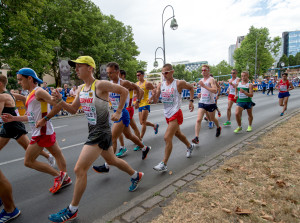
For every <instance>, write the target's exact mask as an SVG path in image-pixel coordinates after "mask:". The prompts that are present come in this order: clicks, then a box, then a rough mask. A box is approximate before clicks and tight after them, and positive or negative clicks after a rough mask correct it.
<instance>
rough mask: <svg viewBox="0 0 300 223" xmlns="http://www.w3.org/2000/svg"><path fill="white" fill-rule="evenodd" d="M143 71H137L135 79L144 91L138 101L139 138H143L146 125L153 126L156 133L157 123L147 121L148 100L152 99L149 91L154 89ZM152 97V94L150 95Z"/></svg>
mask: <svg viewBox="0 0 300 223" xmlns="http://www.w3.org/2000/svg"><path fill="white" fill-rule="evenodd" d="M144 75H145V73H144V71H142V70H139V71H137V74H136V76H137V79H138V80H139V81H138V82H137V83H136V84H137V85H138V86H139V87H140V88H141V89H142V90H143V91H144V97H143V98H142V100H141V101H140V105H139V120H140V124H141V125H142V129H141V138H142V139H143V137H144V135H145V132H146V127H147V126H152V127H153V128H154V133H155V134H157V133H158V127H159V125H158V124H153V123H151V122H148V121H147V118H148V114H149V112H150V102H151V101H152V98H149V91H151V90H153V89H154V86H153V85H152V84H151V83H150V82H147V81H146V80H145V79H144ZM152 97H153V95H152ZM134 150H139V148H137V147H136V148H135V149H134Z"/></svg>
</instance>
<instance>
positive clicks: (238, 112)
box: [235, 105, 243, 127]
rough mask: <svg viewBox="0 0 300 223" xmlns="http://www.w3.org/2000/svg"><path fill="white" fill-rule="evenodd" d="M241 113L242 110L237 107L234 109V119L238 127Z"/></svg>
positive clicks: (240, 121) (240, 123) (240, 124)
mask: <svg viewBox="0 0 300 223" xmlns="http://www.w3.org/2000/svg"><path fill="white" fill-rule="evenodd" d="M242 112H243V108H242V107H240V106H238V105H237V106H236V108H235V119H236V122H237V124H238V126H239V127H241V126H242V120H241V117H242Z"/></svg>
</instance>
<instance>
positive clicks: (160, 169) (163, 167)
mask: <svg viewBox="0 0 300 223" xmlns="http://www.w3.org/2000/svg"><path fill="white" fill-rule="evenodd" d="M153 169H154V170H156V171H158V172H165V171H167V170H168V168H167V165H165V164H164V163H163V162H160V163H159V164H157V165H156V166H155V167H153Z"/></svg>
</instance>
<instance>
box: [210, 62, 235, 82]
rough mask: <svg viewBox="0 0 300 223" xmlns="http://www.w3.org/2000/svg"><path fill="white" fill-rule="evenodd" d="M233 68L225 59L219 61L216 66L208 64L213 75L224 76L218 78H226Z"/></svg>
mask: <svg viewBox="0 0 300 223" xmlns="http://www.w3.org/2000/svg"><path fill="white" fill-rule="evenodd" d="M232 69H233V67H232V66H230V65H229V64H228V63H227V62H226V61H225V60H222V61H221V62H220V63H218V64H217V65H216V66H210V73H211V74H213V76H214V77H215V76H224V77H219V80H220V79H221V80H223V79H227V78H228V76H225V75H228V74H230V72H231V70H232Z"/></svg>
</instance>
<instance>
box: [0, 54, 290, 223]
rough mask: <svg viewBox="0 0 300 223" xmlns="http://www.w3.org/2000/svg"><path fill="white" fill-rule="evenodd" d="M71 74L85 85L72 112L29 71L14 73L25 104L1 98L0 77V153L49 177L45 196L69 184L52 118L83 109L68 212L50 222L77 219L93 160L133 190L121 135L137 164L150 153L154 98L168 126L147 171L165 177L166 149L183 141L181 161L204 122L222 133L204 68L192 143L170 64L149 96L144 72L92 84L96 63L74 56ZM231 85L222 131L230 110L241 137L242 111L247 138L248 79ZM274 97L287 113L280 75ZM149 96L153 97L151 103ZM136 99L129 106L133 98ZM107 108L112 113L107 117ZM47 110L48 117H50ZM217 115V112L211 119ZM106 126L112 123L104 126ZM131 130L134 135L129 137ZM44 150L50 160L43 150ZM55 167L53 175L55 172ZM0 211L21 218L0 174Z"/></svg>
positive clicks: (215, 90)
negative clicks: (8, 152) (21, 155)
mask: <svg viewBox="0 0 300 223" xmlns="http://www.w3.org/2000/svg"><path fill="white" fill-rule="evenodd" d="M69 64H70V66H72V67H74V68H75V71H76V74H77V76H78V78H79V79H81V80H82V81H83V82H84V84H83V85H81V86H79V88H78V91H77V94H76V97H75V99H74V101H73V103H72V104H68V103H66V102H65V101H64V100H62V95H61V94H60V93H59V92H58V91H57V90H54V91H53V92H52V95H51V96H50V95H49V94H48V92H47V91H45V90H44V89H42V88H41V87H39V86H38V84H41V83H43V81H42V80H40V79H39V78H38V76H37V75H36V73H35V71H34V70H32V69H30V68H22V69H20V70H19V71H18V72H17V80H18V84H20V85H21V87H22V88H23V89H24V90H28V91H29V92H30V94H29V95H28V96H27V98H26V97H24V96H22V95H19V94H11V93H10V92H8V91H7V89H6V85H7V78H6V77H5V76H3V75H0V111H1V113H2V116H1V118H2V120H3V122H4V124H3V127H2V129H1V131H0V150H1V149H2V148H3V147H4V146H5V145H6V144H7V143H8V142H9V140H10V139H11V138H14V139H15V140H16V141H17V142H18V143H19V144H20V145H21V146H22V147H23V148H24V149H25V150H26V152H25V159H24V165H25V166H26V167H29V168H32V169H35V170H37V171H40V172H44V173H47V174H49V175H52V176H53V177H54V185H53V186H52V187H51V188H50V189H49V191H50V192H51V193H56V192H57V191H59V190H60V189H61V188H63V187H65V186H68V185H71V184H72V180H71V178H70V177H69V176H68V174H67V165H66V161H65V158H64V156H63V154H62V152H61V149H60V147H59V145H58V143H57V141H56V135H55V132H54V129H53V125H52V122H51V120H50V119H51V118H53V117H54V116H55V115H56V114H57V113H58V112H59V111H60V110H61V109H64V110H66V111H67V112H69V113H71V114H75V113H76V112H77V110H78V109H79V108H80V107H82V110H83V111H84V113H85V116H86V118H87V121H88V133H89V134H88V138H87V141H86V142H85V143H84V146H83V148H82V150H81V153H80V155H79V158H78V160H77V163H76V165H75V168H74V172H75V175H76V181H75V186H74V193H73V198H72V200H71V202H70V204H69V205H66V206H67V207H66V208H64V209H62V210H61V211H59V212H57V213H55V214H51V215H49V217H48V218H49V220H50V221H52V222H66V221H68V220H73V219H75V218H76V217H77V213H78V206H79V203H80V200H81V198H82V195H83V193H84V191H85V189H86V185H87V172H88V170H89V169H90V167H91V166H92V165H93V163H94V162H95V161H96V159H97V158H98V157H99V156H102V157H103V159H104V160H105V163H104V164H103V165H100V166H96V165H94V166H93V167H92V168H93V169H94V170H95V171H96V172H98V173H108V172H109V169H110V166H116V167H117V168H118V169H120V170H122V171H123V172H125V173H127V174H128V175H129V177H130V181H131V184H130V186H129V191H135V190H136V189H137V187H138V185H139V182H140V181H141V179H142V178H143V176H144V173H143V172H140V171H137V170H134V169H133V168H132V167H131V166H130V165H129V164H128V163H127V162H126V161H125V160H123V159H120V157H122V156H124V155H125V154H126V152H127V149H126V147H125V145H124V138H123V135H124V136H125V137H126V138H127V139H129V140H131V141H132V142H133V143H134V144H135V145H136V147H135V148H134V151H138V150H141V152H142V160H145V159H146V158H147V155H148V153H149V152H150V151H151V147H150V146H149V145H144V142H143V137H144V135H145V132H146V128H147V126H150V127H152V128H153V129H154V133H155V134H157V133H158V129H159V125H158V124H154V123H151V122H149V121H147V118H148V115H149V113H150V104H151V103H157V102H158V100H159V97H160V96H161V101H162V103H163V105H164V116H165V119H166V122H167V124H168V127H167V130H166V132H165V134H164V141H165V152H164V157H163V159H162V160H161V161H160V162H159V163H158V164H157V165H156V166H154V167H153V169H154V170H156V171H159V172H164V171H167V163H168V160H169V158H170V155H171V152H172V148H173V144H172V141H173V137H174V136H176V137H177V138H178V139H179V140H180V141H182V142H183V143H184V144H185V146H186V148H187V153H186V157H187V158H189V157H191V154H192V152H193V149H194V147H195V144H198V143H199V132H200V128H201V122H202V120H203V118H204V115H205V116H206V117H205V118H206V119H207V120H209V121H210V122H213V123H214V124H215V125H216V137H219V136H220V135H221V130H222V128H221V125H220V123H219V121H218V119H217V118H216V117H215V112H216V111H217V109H218V107H217V99H218V95H219V94H220V86H218V83H217V81H216V80H215V79H214V78H213V77H212V75H210V67H209V66H208V65H203V66H202V75H203V78H202V79H201V80H200V81H199V85H200V86H201V93H200V94H199V95H198V97H199V103H198V115H197V119H196V125H195V138H193V139H192V143H191V142H189V140H188V139H187V137H186V136H185V135H184V134H183V132H182V131H181V130H180V125H181V124H182V123H183V113H182V110H181V100H182V97H181V93H182V91H183V89H187V90H189V91H190V92H193V91H194V88H193V85H191V84H189V83H187V82H186V81H184V80H177V79H175V78H174V77H173V74H174V70H173V67H172V65H171V64H165V65H164V66H163V68H162V75H163V82H162V83H160V84H159V85H158V86H157V87H156V88H155V87H154V86H153V85H152V84H151V83H150V82H147V81H146V80H145V79H144V72H143V71H137V78H138V80H139V81H138V82H137V83H132V82H130V81H128V80H126V72H125V71H124V70H120V67H119V65H118V64H117V63H114V62H110V63H108V64H107V68H106V71H107V74H108V76H109V79H110V81H105V80H96V79H95V78H94V75H93V74H94V71H95V69H96V65H95V62H94V60H93V58H92V57H90V56H81V57H79V58H77V59H76V60H70V61H69ZM231 74H232V78H231V79H230V80H229V84H230V87H229V89H228V95H229V96H228V108H227V121H226V122H225V123H224V124H223V125H224V126H228V125H231V109H232V105H233V104H234V103H236V105H237V106H236V111H235V116H236V121H237V124H238V127H237V128H236V129H235V130H234V132H235V133H238V132H240V131H241V130H242V126H241V116H242V111H243V110H246V111H247V113H248V121H249V125H248V128H247V131H248V132H250V131H252V121H253V115H252V108H253V106H254V105H255V104H254V103H253V101H252V97H253V86H252V84H251V83H250V82H249V73H248V72H247V71H243V72H242V73H241V78H240V79H239V78H238V77H237V74H238V73H237V70H235V69H233V70H232V73H231ZM277 87H278V89H279V96H278V97H279V104H280V106H283V111H282V113H281V115H283V114H284V112H285V111H286V109H287V103H288V97H289V91H290V90H292V89H293V88H294V87H293V85H292V84H291V83H289V81H288V80H287V74H286V73H284V74H283V75H282V79H281V80H280V81H279V82H278V84H277V85H276V88H277ZM149 91H152V95H151V97H150V96H149V95H150V94H149ZM134 96H136V98H137V99H136V102H135V104H134V103H133V98H134ZM16 100H22V101H24V102H25V106H26V109H27V112H26V115H24V116H19V115H18V114H17V112H16V109H15V101H16ZM109 102H110V103H111V106H112V108H113V110H114V112H113V114H111V115H110V111H109V106H110V105H109ZM50 106H52V109H50ZM134 107H135V108H136V109H138V112H139V113H138V114H139V122H140V125H141V132H140V131H139V129H138V127H137V125H136V123H135V121H134V118H133V114H134ZM189 110H190V112H192V111H193V110H194V95H193V94H190V99H189ZM218 113H219V111H218ZM219 114H220V113H219ZM24 121H26V122H28V124H29V126H30V127H31V131H32V137H31V139H30V140H29V138H28V137H27V135H26V134H27V131H26V129H25V126H24V124H23V123H22V122H24ZM111 122H113V123H111ZM130 127H131V128H132V129H133V132H134V133H132V132H131V130H130ZM118 140H119V141H120V145H121V146H120V149H119V151H118V152H117V142H118ZM44 148H46V149H47V150H48V151H49V153H50V154H48V153H46V152H45V151H44V150H43V149H44ZM39 155H42V156H44V157H45V158H46V159H47V160H48V162H47V163H46V162H40V161H37V160H36V159H37V157H38V156H39ZM55 161H56V163H57V167H58V169H59V171H58V170H56V169H55V168H54V165H55ZM0 198H1V200H0V206H1V205H2V204H3V205H4V209H3V210H2V212H1V213H0V223H4V222H7V221H9V220H11V219H14V218H16V217H17V216H19V215H20V213H21V212H20V210H18V209H17V208H16V206H15V204H14V201H13V195H12V187H11V185H10V183H9V181H8V180H7V179H6V177H5V176H4V175H3V173H2V172H1V171H0Z"/></svg>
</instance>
